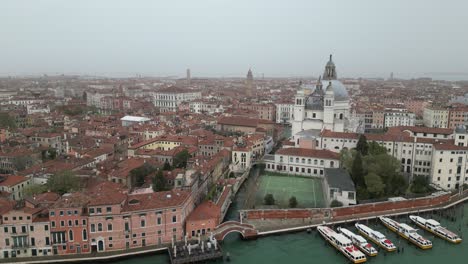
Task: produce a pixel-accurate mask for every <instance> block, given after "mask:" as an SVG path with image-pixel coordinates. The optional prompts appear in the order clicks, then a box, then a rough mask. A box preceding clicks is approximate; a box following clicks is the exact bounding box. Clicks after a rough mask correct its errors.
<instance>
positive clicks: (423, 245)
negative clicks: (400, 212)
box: [379, 216, 432, 249]
mask: <svg viewBox="0 0 468 264" xmlns="http://www.w3.org/2000/svg"><path fill="white" fill-rule="evenodd" d="M379 219H380V221H382V223H383V224H384V225H385V226H386V227H387V228H388V229H390V230H392V231H394V232H396V233H397V234H399V235H400V236H401V237H403V238H404V239H406V240H408V241H410V242H411V243H413V244H415V245H416V246H418V247H419V248H420V249H430V248H432V242H431V241H430V240H428V239H426V238H424V237H423V236H421V235H420V234H418V233H417V231H418V230H416V229H414V228H412V227H411V226H409V225H407V224H405V223H398V222H397V221H394V220H392V219H390V218H388V217H383V216H381V217H379Z"/></svg>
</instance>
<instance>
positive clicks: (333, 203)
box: [330, 200, 343, 207]
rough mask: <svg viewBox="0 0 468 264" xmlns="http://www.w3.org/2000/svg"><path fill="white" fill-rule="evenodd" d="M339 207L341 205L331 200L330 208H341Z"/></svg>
mask: <svg viewBox="0 0 468 264" xmlns="http://www.w3.org/2000/svg"><path fill="white" fill-rule="evenodd" d="M341 206H343V203H342V202H340V201H337V200H333V201H331V203H330V207H341Z"/></svg>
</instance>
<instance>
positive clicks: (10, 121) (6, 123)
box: [0, 112, 16, 129]
mask: <svg viewBox="0 0 468 264" xmlns="http://www.w3.org/2000/svg"><path fill="white" fill-rule="evenodd" d="M0 127H1V128H10V129H15V128H16V122H15V119H14V118H13V117H11V116H10V115H9V114H8V113H6V112H0Z"/></svg>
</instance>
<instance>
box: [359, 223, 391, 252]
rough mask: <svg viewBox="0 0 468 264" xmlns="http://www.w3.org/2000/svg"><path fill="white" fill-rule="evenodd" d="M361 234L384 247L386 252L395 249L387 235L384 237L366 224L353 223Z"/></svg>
mask: <svg viewBox="0 0 468 264" xmlns="http://www.w3.org/2000/svg"><path fill="white" fill-rule="evenodd" d="M354 226H355V227H356V229H357V230H358V231H359V233H360V234H361V235H363V236H364V237H366V238H368V239H370V240H371V241H372V242H374V243H375V244H377V245H378V246H379V247H381V248H383V249H385V250H386V251H387V252H392V251H395V250H396V247H395V245H394V244H393V243H392V241H390V240H389V239H388V238H387V237H385V236H384V235H383V234H382V233H380V232H379V231H375V230H372V229H371V228H369V227H368V226H366V225H363V224H359V223H356V224H355V225H354Z"/></svg>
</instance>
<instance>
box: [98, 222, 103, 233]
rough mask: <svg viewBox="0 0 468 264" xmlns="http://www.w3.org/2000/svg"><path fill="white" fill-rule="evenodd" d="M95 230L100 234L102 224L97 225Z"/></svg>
mask: <svg viewBox="0 0 468 264" xmlns="http://www.w3.org/2000/svg"><path fill="white" fill-rule="evenodd" d="M97 230H98V232H102V224H101V223H99V224H98V225H97Z"/></svg>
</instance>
